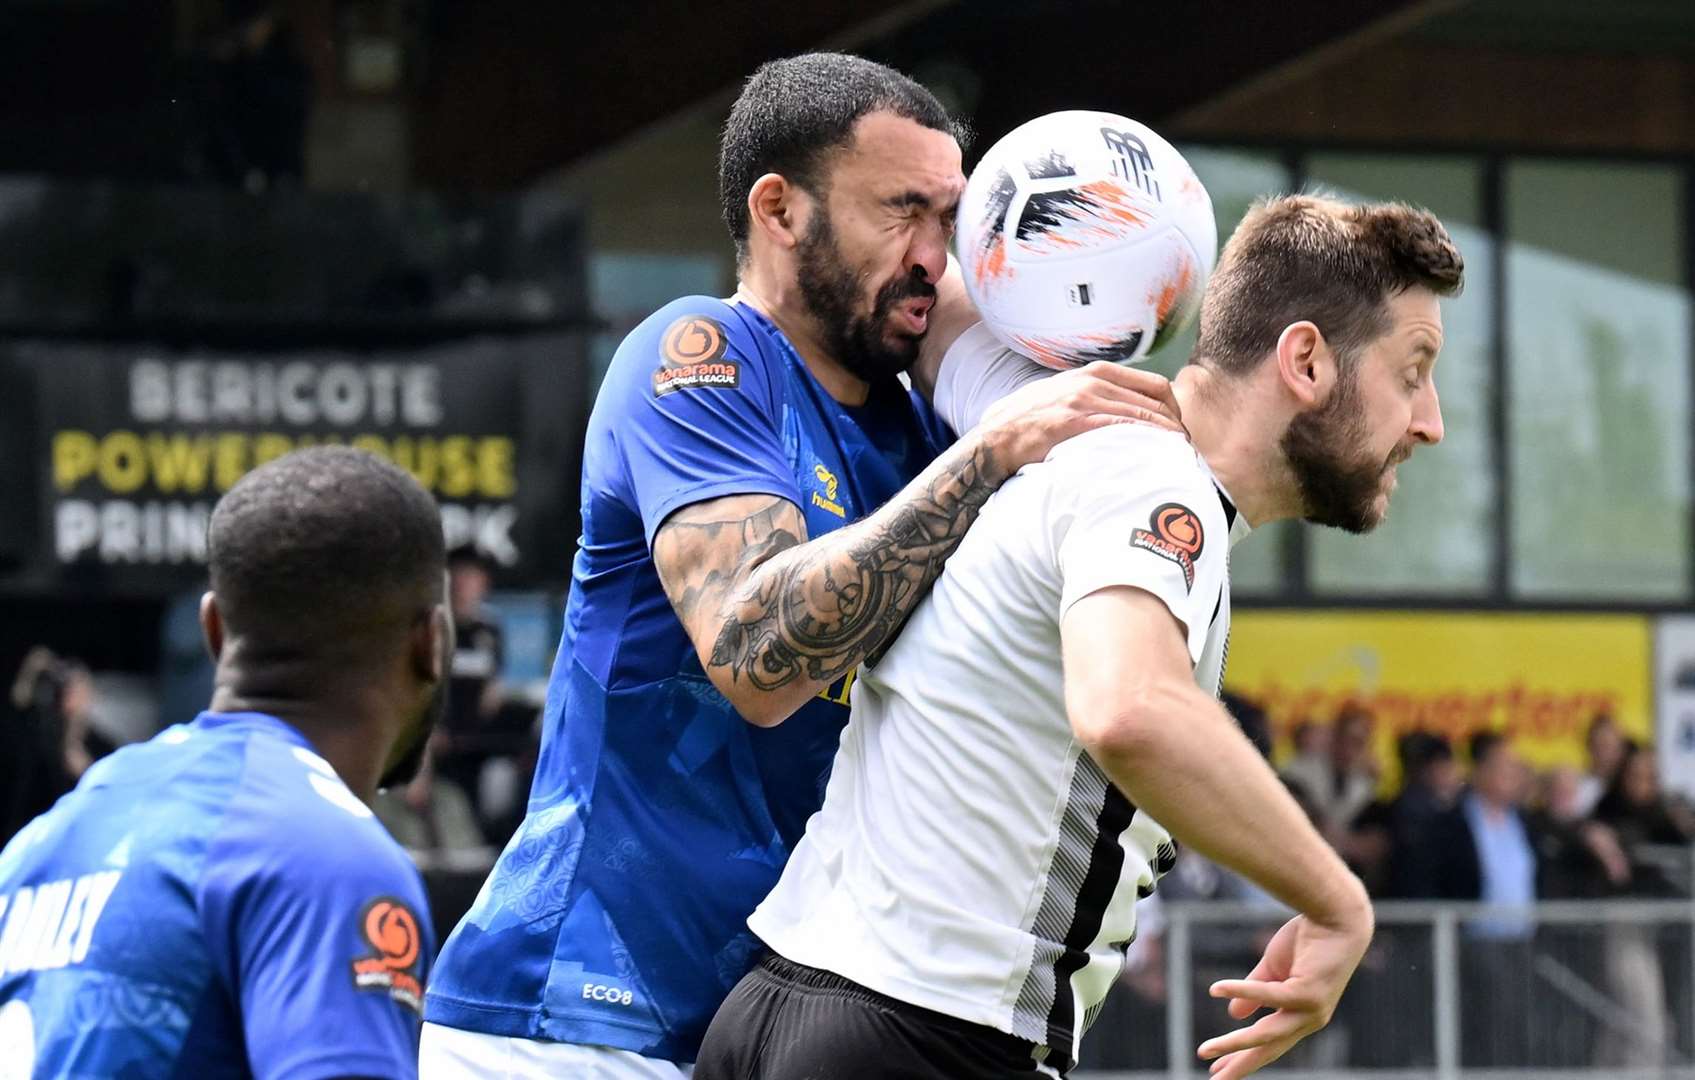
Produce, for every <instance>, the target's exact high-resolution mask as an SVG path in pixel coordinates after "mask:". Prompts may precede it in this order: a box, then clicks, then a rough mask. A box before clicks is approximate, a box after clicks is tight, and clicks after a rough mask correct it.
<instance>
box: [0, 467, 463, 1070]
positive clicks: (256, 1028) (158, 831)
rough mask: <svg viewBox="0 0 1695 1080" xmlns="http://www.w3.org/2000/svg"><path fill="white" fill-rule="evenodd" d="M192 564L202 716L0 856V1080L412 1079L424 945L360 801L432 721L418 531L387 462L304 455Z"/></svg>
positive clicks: (430, 633)
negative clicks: (212, 663) (184, 1079)
mask: <svg viewBox="0 0 1695 1080" xmlns="http://www.w3.org/2000/svg"><path fill="white" fill-rule="evenodd" d="M207 556H208V560H209V563H210V570H211V579H212V580H211V584H212V588H211V591H210V592H208V593H207V594H206V596H205V598H204V599H202V601H201V604H200V621H201V626H202V628H203V629H204V630H205V634H206V642H207V645H208V647H209V648H210V649H211V652H212V656H213V657H214V658H215V659H216V661H217V675H216V682H215V687H214V690H213V693H212V701H211V704H210V706H209V707H208V709H207V711H206V712H203V713H201V714H200V715H199V716H198V717H196V718H195V719H194V720H193V721H192V722H191V723H187V724H178V725H176V726H174V727H170V728H167V729H166V730H165V731H163V732H161V733H160V734H159V735H157V736H155V737H154V738H153V739H152V740H151V741H149V742H146V743H142V744H139V745H135V746H130V747H125V748H124V749H121V750H119V751H118V752H116V753H115V754H112V755H111V756H109V757H106V758H104V759H102V760H101V761H100V762H99V763H97V764H96V765H95V766H94V767H93V768H91V769H89V771H88V772H87V773H86V774H84V776H83V778H82V781H81V782H80V783H79V784H78V785H77V787H76V789H75V790H74V791H72V792H71V793H70V794H69V795H66V796H65V797H64V798H63V799H61V800H60V801H59V802H58V804H57V805H55V806H54V807H53V809H52V810H50V811H48V812H47V813H46V814H43V815H42V816H41V817H39V818H37V819H35V821H33V822H32V823H31V824H30V825H29V826H27V827H26V828H25V829H24V830H23V831H22V832H20V833H19V834H18V835H17V836H16V837H14V838H13V840H12V842H11V844H9V845H8V846H7V847H6V850H5V851H4V852H3V853H0V919H3V920H4V929H3V930H0V1063H3V1064H0V1073H4V1074H5V1075H8V1076H26V1077H27V1076H34V1077H60V1076H64V1077H70V1076H79V1077H80V1076H123V1077H131V1078H134V1080H147V1078H150V1077H161V1078H163V1077H178V1076H257V1077H287V1078H290V1080H296V1078H299V1080H310V1078H313V1077H335V1076H361V1077H395V1078H402V1077H413V1076H416V1075H417V1061H418V1058H417V1054H418V1031H419V1027H420V1025H421V1020H420V1013H421V1012H422V1008H423V984H424V982H425V978H426V974H427V971H428V969H429V966H430V961H431V959H432V957H433V955H434V935H433V934H432V932H431V930H430V923H429V912H428V909H427V907H426V906H425V899H424V892H423V884H422V882H421V881H420V880H419V877H418V871H417V870H416V869H415V868H414V867H413V866H412V863H411V861H410V860H409V859H407V857H406V855H405V853H404V852H403V851H401V849H400V847H399V845H398V844H396V843H395V842H394V841H393V840H392V839H391V838H390V837H389V835H388V833H387V832H385V831H384V829H383V827H382V825H381V824H379V823H378V822H377V820H376V818H375V817H373V816H372V813H371V810H370V808H369V806H368V805H367V804H368V803H369V802H370V801H371V799H372V798H373V797H374V796H375V795H376V793H377V788H378V787H379V786H386V785H389V784H402V783H405V782H407V781H408V780H410V779H411V775H412V774H413V773H414V772H416V771H417V767H418V764H419V762H420V761H421V760H422V753H423V747H424V745H425V743H426V741H427V737H428V735H429V730H430V726H431V725H432V724H433V723H434V722H435V721H436V718H437V717H438V716H439V714H440V712H441V706H442V702H443V701H444V700H445V698H444V695H443V688H444V687H445V685H446V676H447V667H448V658H449V657H450V656H451V655H452V652H453V623H452V619H451V617H450V616H449V615H448V608H447V587H446V557H445V554H444V552H443V546H442V537H441V516H440V513H439V512H438V510H437V509H436V505H435V501H434V500H433V499H431V498H430V496H429V493H428V492H426V491H425V490H424V489H423V488H422V487H420V486H419V485H418V483H417V482H416V481H415V480H413V479H412V478H411V477H410V476H408V475H407V474H406V473H405V472H403V471H401V470H400V469H398V468H396V467H395V466H394V465H392V464H389V463H388V462H386V461H383V460H381V459H379V458H376V457H374V456H372V455H370V454H367V453H364V452H362V451H357V450H348V449H342V448H323V449H315V450H303V451H300V452H299V453H295V454H290V455H288V456H286V457H282V458H278V459H277V460H275V461H272V462H269V463H267V464H265V465H261V466H260V467H259V468H257V469H255V470H253V471H252V472H251V473H249V474H247V475H246V476H245V477H243V478H242V479H241V480H240V482H238V483H237V484H236V485H235V486H234V487H232V488H231V489H230V490H229V492H228V493H227V494H226V495H225V496H224V497H223V498H222V499H220V500H219V502H218V505H217V506H216V507H215V508H214V509H213V511H212V518H211V524H210V527H209V533H208V540H207Z"/></svg>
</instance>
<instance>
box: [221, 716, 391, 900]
mask: <svg viewBox="0 0 1695 1080" xmlns="http://www.w3.org/2000/svg"><path fill="white" fill-rule="evenodd" d="M225 817H226V820H225V822H224V825H223V828H222V829H221V830H220V835H219V842H218V845H217V846H218V850H219V851H221V852H222V853H223V854H224V855H225V856H230V855H232V854H233V855H234V856H236V857H248V856H252V857H255V858H257V859H260V860H264V861H267V862H268V863H269V864H270V865H271V866H272V867H274V868H278V869H285V868H286V870H287V872H288V873H293V874H306V875H308V876H310V877H319V876H334V875H342V874H355V875H358V876H362V877H366V876H370V875H377V876H378V877H394V876H398V877H399V878H402V879H410V878H411V877H413V876H415V871H413V869H412V864H411V861H410V860H409V859H408V858H407V857H406V853H405V851H403V850H402V849H401V847H400V845H399V844H397V843H396V842H395V841H394V838H393V837H391V836H390V835H389V834H388V830H387V829H385V828H384V827H383V825H382V823H381V822H380V821H378V820H377V818H376V815H375V814H374V813H373V812H372V810H371V808H370V807H369V806H367V805H365V803H364V802H363V801H362V800H360V798H359V797H358V796H357V795H355V794H354V793H353V791H352V789H351V788H349V787H348V786H347V785H346V784H345V783H344V782H343V781H342V779H341V777H340V776H339V775H337V773H336V771H335V768H334V767H333V766H332V765H330V763H329V762H328V761H326V760H324V758H323V757H321V756H320V755H319V754H317V753H316V752H315V751H313V750H312V749H311V748H310V747H307V746H302V745H300V744H299V743H298V742H295V741H293V740H291V739H289V738H286V737H283V736H280V735H277V734H272V733H268V732H262V731H261V732H254V733H252V734H251V735H250V736H249V738H248V742H247V754H246V761H245V764H244V768H243V770H242V776H241V781H240V784H239V786H238V788H237V791H236V793H235V795H234V796H233V797H232V798H231V800H230V803H229V806H228V808H227V810H226V815H225Z"/></svg>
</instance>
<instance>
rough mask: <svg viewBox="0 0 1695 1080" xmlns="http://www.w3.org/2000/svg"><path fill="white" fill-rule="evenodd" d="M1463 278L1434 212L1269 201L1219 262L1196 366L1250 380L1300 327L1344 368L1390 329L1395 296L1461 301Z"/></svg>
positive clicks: (1461, 263) (1259, 205)
mask: <svg viewBox="0 0 1695 1080" xmlns="http://www.w3.org/2000/svg"><path fill="white" fill-rule="evenodd" d="M1464 278H1465V260H1464V259H1462V258H1461V257H1460V252H1459V248H1457V247H1455V246H1454V242H1453V240H1452V239H1450V238H1449V236H1448V230H1446V229H1444V228H1443V227H1442V223H1441V222H1440V221H1438V220H1436V215H1434V214H1432V213H1431V212H1430V211H1428V210H1423V209H1420V208H1419V207H1416V206H1408V205H1406V204H1405V203H1367V204H1365V205H1363V206H1351V205H1349V204H1347V203H1344V202H1340V201H1338V200H1336V199H1330V198H1325V197H1322V196H1317V195H1282V196H1277V197H1275V198H1268V199H1262V200H1260V201H1259V202H1256V203H1255V204H1254V205H1253V207H1252V208H1250V209H1249V210H1248V213H1247V215H1246V216H1245V217H1243V218H1242V223H1241V224H1240V225H1238V226H1236V231H1235V232H1234V233H1233V234H1231V237H1230V241H1229V243H1227V244H1225V245H1224V252H1223V254H1222V255H1220V256H1219V260H1218V269H1217V270H1216V271H1214V272H1213V275H1212V280H1211V282H1210V283H1209V284H1208V285H1207V291H1206V299H1205V300H1204V301H1202V304H1201V331H1200V340H1199V341H1197V342H1196V343H1195V353H1194V356H1193V358H1192V360H1191V362H1192V363H1197V364H1202V365H1205V366H1207V367H1210V368H1214V369H1216V370H1218V371H1220V372H1223V373H1225V374H1229V375H1244V374H1247V373H1248V372H1250V371H1252V370H1254V369H1255V368H1256V367H1258V366H1259V362H1260V361H1261V360H1263V359H1264V358H1265V356H1266V355H1267V354H1268V353H1270V352H1271V351H1272V349H1274V348H1275V347H1276V345H1277V339H1278V337H1279V336H1281V335H1282V333H1283V330H1284V329H1285V328H1286V327H1288V326H1289V325H1291V324H1293V323H1297V322H1301V321H1302V320H1306V321H1310V322H1312V323H1313V324H1314V325H1315V326H1317V327H1318V329H1319V332H1320V333H1322V334H1323V335H1324V338H1325V340H1326V341H1327V342H1329V344H1330V347H1331V348H1332V349H1334V350H1335V352H1336V355H1337V356H1338V357H1339V358H1340V359H1342V360H1343V361H1344V362H1346V361H1348V360H1351V359H1352V357H1353V355H1354V354H1355V353H1356V352H1357V351H1358V350H1359V348H1360V347H1361V346H1363V345H1365V344H1367V343H1369V342H1370V341H1372V340H1373V339H1374V338H1376V337H1378V336H1379V335H1381V334H1383V333H1384V332H1386V331H1387V330H1388V329H1389V325H1388V323H1389V313H1388V308H1387V304H1386V301H1387V300H1388V298H1389V297H1390V296H1391V295H1393V294H1395V293H1399V292H1403V291H1405V290H1407V289H1409V288H1412V287H1414V286H1422V287H1424V288H1426V289H1429V290H1430V291H1431V292H1434V293H1435V294H1437V295H1438V296H1453V295H1455V294H1457V293H1458V292H1459V291H1460V288H1461V286H1462V285H1463V284H1464Z"/></svg>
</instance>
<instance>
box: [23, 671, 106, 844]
mask: <svg viewBox="0 0 1695 1080" xmlns="http://www.w3.org/2000/svg"><path fill="white" fill-rule="evenodd" d="M95 700H96V697H95V688H94V677H93V676H92V675H91V674H90V673H89V670H88V667H87V665H85V664H83V663H82V662H81V661H79V660H67V659H63V658H61V657H58V656H56V655H54V654H53V652H52V651H51V650H50V649H47V648H45V647H40V646H38V647H36V648H34V649H31V650H30V651H29V654H28V655H27V656H25V657H24V661H23V663H22V664H21V665H19V668H18V673H17V676H16V678H14V679H13V681H12V689H11V695H10V705H11V717H10V722H9V723H8V725H7V729H6V730H5V732H3V733H0V743H3V744H4V745H5V747H6V751H7V752H6V753H5V754H4V755H0V759H3V760H4V765H3V766H0V815H4V816H3V818H0V845H3V844H4V843H5V842H6V841H7V840H9V839H10V838H11V837H12V835H13V834H14V833H16V832H17V831H18V830H19V829H21V828H23V826H24V825H25V824H27V823H28V822H29V821H30V820H31V819H32V818H34V817H36V816H37V815H39V814H42V813H45V812H46V811H47V810H48V809H49V808H50V807H51V806H52V805H53V803H54V802H56V801H57V800H58V798H59V796H61V795H63V794H65V793H66V792H67V791H70V790H71V789H72V788H73V787H75V786H76V783H77V781H78V780H80V779H81V778H82V774H83V773H84V772H86V771H87V770H88V767H89V766H90V765H92V764H94V762H96V761H98V760H99V759H100V758H102V757H105V756H106V755H107V754H109V753H111V752H112V751H113V750H114V749H115V746H114V745H113V743H112V742H111V741H109V740H108V739H106V738H105V736H103V735H101V734H100V733H99V732H98V731H96V730H95V729H94V728H93V727H92V726H91V725H90V723H89V718H90V717H91V716H92V714H93V711H94V705H95Z"/></svg>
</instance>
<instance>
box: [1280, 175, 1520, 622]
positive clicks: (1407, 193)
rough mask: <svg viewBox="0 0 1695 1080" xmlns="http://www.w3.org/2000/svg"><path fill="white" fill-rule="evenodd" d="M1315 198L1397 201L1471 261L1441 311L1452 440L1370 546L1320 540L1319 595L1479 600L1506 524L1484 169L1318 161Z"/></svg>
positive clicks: (1428, 456)
mask: <svg viewBox="0 0 1695 1080" xmlns="http://www.w3.org/2000/svg"><path fill="white" fill-rule="evenodd" d="M1306 172H1307V178H1308V184H1307V186H1308V188H1309V189H1311V190H1318V191H1324V192H1327V193H1329V194H1333V195H1336V196H1339V197H1340V198H1343V199H1346V200H1348V201H1350V202H1365V201H1369V200H1387V199H1399V200H1402V201H1405V202H1410V203H1415V204H1417V205H1419V206H1423V207H1426V208H1428V209H1429V210H1430V211H1432V212H1433V213H1435V214H1436V216H1437V217H1439V218H1441V219H1442V223H1443V224H1444V225H1445V226H1447V228H1448V233H1449V235H1450V236H1452V237H1453V238H1454V242H1455V243H1456V244H1458V245H1459V248H1460V253H1461V254H1462V255H1463V256H1464V257H1465V264H1466V281H1465V289H1464V291H1463V292H1462V293H1461V294H1460V296H1458V297H1457V298H1453V299H1445V300H1443V301H1442V325H1443V338H1444V340H1443V345H1442V355H1441V357H1440V359H1439V360H1438V363H1437V365H1436V385H1437V388H1438V390H1439V391H1440V393H1441V399H1442V419H1443V421H1444V427H1445V429H1446V433H1445V435H1444V436H1443V440H1442V443H1441V444H1440V445H1438V446H1434V447H1429V446H1427V447H1421V448H1420V449H1419V450H1417V451H1416V452H1415V453H1414V454H1413V457H1412V460H1411V461H1409V462H1408V463H1407V464H1406V465H1405V466H1403V467H1402V468H1401V469H1400V470H1399V475H1398V479H1399V481H1400V483H1399V485H1398V487H1397V488H1396V491H1395V494H1394V498H1393V500H1392V502H1391V504H1390V508H1389V516H1388V518H1387V519H1386V520H1385V521H1384V523H1383V524H1382V525H1381V526H1380V527H1379V528H1377V529H1376V530H1374V531H1373V532H1371V533H1370V534H1368V535H1366V536H1351V535H1349V534H1347V533H1344V532H1340V531H1338V530H1335V529H1319V528H1314V529H1310V530H1309V533H1308V542H1309V545H1310V546H1309V547H1308V549H1307V551H1308V564H1307V565H1308V577H1309V584H1310V585H1311V587H1312V589H1313V591H1314V592H1317V593H1326V594H1344V593H1345V594H1350V595H1364V594H1373V593H1379V594H1380V593H1428V594H1459V595H1475V594H1480V593H1484V592H1487V591H1488V590H1489V587H1490V584H1491V574H1492V567H1491V554H1492V552H1493V550H1494V546H1495V545H1494V539H1493V537H1494V535H1495V532H1494V530H1495V528H1496V522H1497V517H1496V514H1495V507H1496V505H1497V502H1498V493H1497V492H1496V489H1495V480H1496V475H1495V462H1494V453H1493V444H1492V443H1491V441H1490V430H1489V395H1490V390H1491V386H1492V383H1493V378H1492V375H1491V371H1490V366H1489V358H1490V345H1491V343H1490V312H1491V309H1492V303H1493V296H1494V291H1495V282H1494V281H1493V280H1492V275H1493V267H1494V241H1493V238H1492V237H1491V236H1490V235H1489V234H1488V233H1487V232H1486V231H1485V230H1484V228H1483V205H1482V202H1483V200H1482V187H1483V185H1482V169H1481V166H1480V165H1479V164H1478V163H1477V162H1476V161H1473V160H1468V159H1457V158H1418V157H1404V156H1386V155H1342V154H1323V155H1315V156H1313V157H1312V158H1310V159H1308V161H1307V169H1306Z"/></svg>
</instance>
